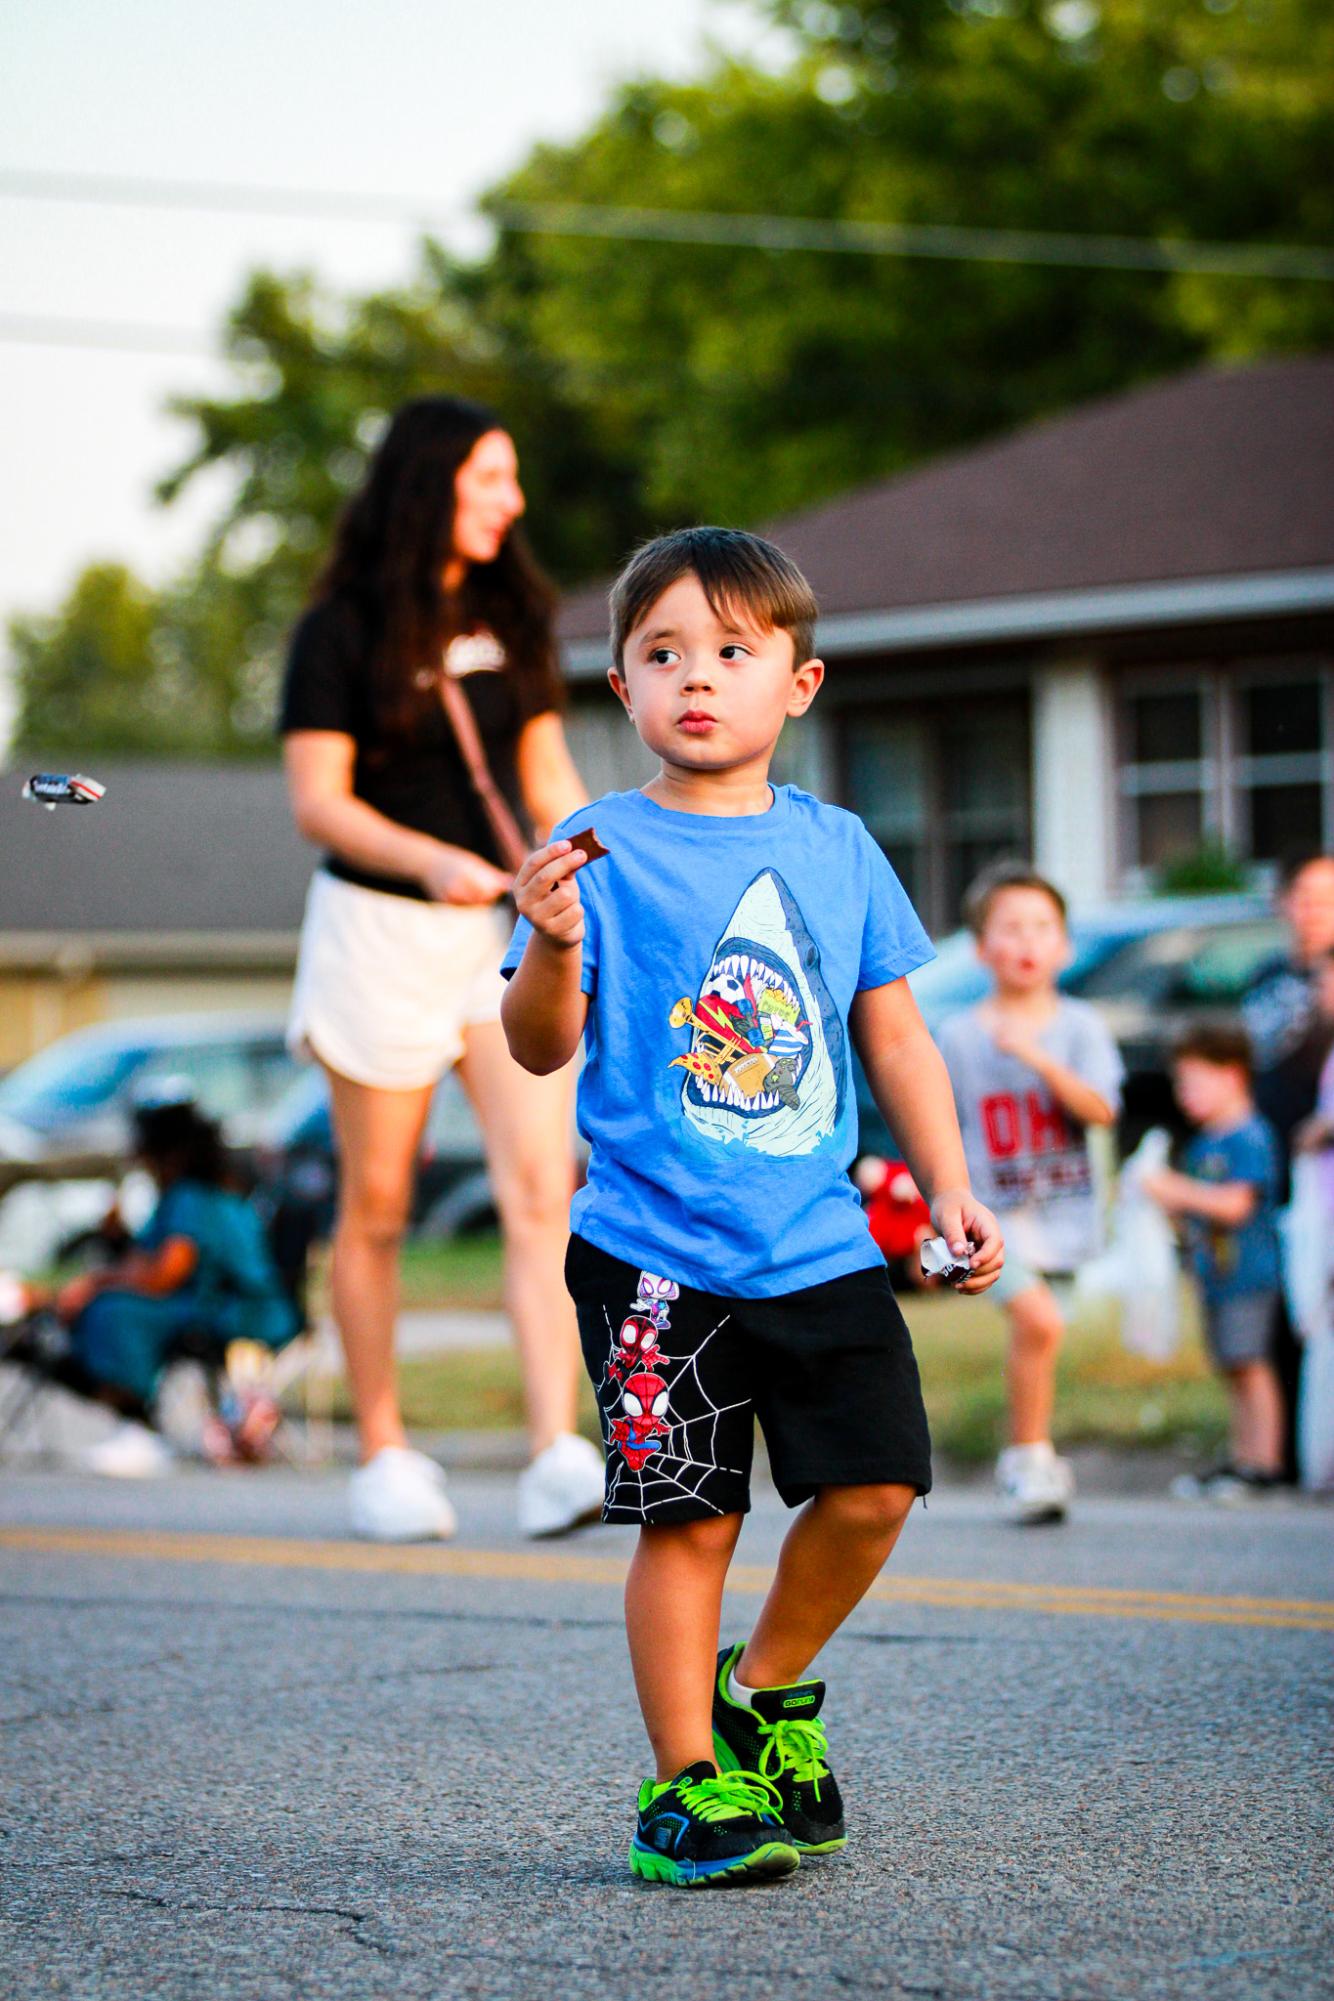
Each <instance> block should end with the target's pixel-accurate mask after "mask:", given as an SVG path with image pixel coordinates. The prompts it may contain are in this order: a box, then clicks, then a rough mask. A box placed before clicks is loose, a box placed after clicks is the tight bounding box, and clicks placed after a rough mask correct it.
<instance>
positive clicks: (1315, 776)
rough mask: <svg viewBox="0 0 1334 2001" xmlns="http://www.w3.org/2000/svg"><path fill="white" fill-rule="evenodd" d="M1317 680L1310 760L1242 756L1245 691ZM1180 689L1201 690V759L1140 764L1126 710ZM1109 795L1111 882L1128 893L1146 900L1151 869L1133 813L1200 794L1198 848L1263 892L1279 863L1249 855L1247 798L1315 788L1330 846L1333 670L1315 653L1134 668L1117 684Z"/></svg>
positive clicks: (1296, 754)
mask: <svg viewBox="0 0 1334 2001" xmlns="http://www.w3.org/2000/svg"><path fill="white" fill-rule="evenodd" d="M1310 681H1314V682H1315V684H1316V686H1317V687H1318V689H1319V713H1320V721H1321V729H1322V735H1323V743H1322V745H1321V747H1320V748H1319V749H1318V750H1313V751H1290V752H1289V751H1283V752H1259V753H1256V754H1252V753H1251V752H1249V751H1246V750H1244V749H1243V748H1242V744H1243V741H1244V732H1245V721H1246V718H1245V704H1246V698H1247V696H1248V695H1249V694H1250V692H1251V690H1253V689H1255V688H1263V687H1264V686H1265V685H1266V684H1269V685H1271V686H1293V685H1296V684H1300V683H1302V682H1310ZM1182 689H1193V690H1195V691H1197V693H1198V696H1199V700H1200V704H1201V716H1200V748H1201V755H1200V756H1199V757H1198V758H1180V759H1173V760H1168V759H1164V760H1161V761H1159V762H1148V763H1141V762H1139V761H1137V760H1136V759H1135V758H1134V756H1133V754H1132V751H1133V719H1132V713H1131V704H1132V703H1133V702H1134V701H1135V700H1136V699H1137V698H1140V697H1143V696H1145V695H1164V694H1174V693H1178V692H1180V691H1181V690H1182ZM1112 755H1113V791H1114V797H1115V800H1116V844H1117V864H1118V866H1117V875H1118V878H1119V880H1120V883H1121V886H1122V888H1123V889H1124V890H1126V891H1129V892H1130V893H1131V894H1143V893H1146V892H1148V891H1149V890H1150V889H1151V888H1152V885H1153V877H1154V873H1155V869H1156V866H1157V865H1156V864H1147V863H1145V862H1144V861H1143V860H1142V859H1141V852H1140V828H1139V818H1138V813H1137V807H1138V804H1139V801H1140V800H1141V799H1145V798H1152V797H1155V796H1156V797H1164V796H1177V795H1180V794H1185V793H1190V792H1197V793H1198V795H1199V798H1200V805H1201V810H1200V829H1201V839H1202V840H1203V841H1206V842H1209V841H1213V842H1217V843H1219V844H1220V845H1221V846H1222V847H1224V848H1225V849H1226V850H1227V852H1228V853H1229V854H1233V855H1237V856H1238V857H1239V858H1240V859H1241V860H1242V862H1243V863H1244V864H1245V865H1246V866H1248V867H1249V868H1250V869H1251V870H1252V871H1253V873H1254V876H1255V878H1256V880H1257V882H1260V883H1268V882H1271V881H1272V880H1273V877H1274V875H1275V873H1276V862H1277V857H1274V856H1267V857H1264V858H1261V859H1257V858H1256V856H1255V854H1254V851H1253V831H1252V806H1251V795H1252V794H1253V793H1254V792H1256V791H1258V790H1260V789H1262V788H1268V787H1271V786H1275V785H1280V786H1281V785H1288V784H1290V785H1292V786H1294V787H1296V786H1299V785H1301V786H1307V785H1312V784H1318V785H1319V787H1320V794H1321V836H1320V838H1321V844H1322V845H1323V846H1325V847H1329V846H1330V845H1331V842H1332V841H1334V661H1332V660H1331V659H1330V658H1329V657H1328V656H1326V655H1323V654H1318V653H1306V652H1303V653H1294V654H1288V655H1270V656H1265V657H1261V658H1249V659H1245V660H1231V661H1226V660H1223V661H1220V660H1198V661H1189V660H1187V661H1182V662H1180V663H1173V664H1160V665H1157V666H1152V667H1136V668H1132V669H1129V670H1127V671H1125V672H1123V673H1122V674H1121V675H1119V676H1118V678H1117V683H1116V691H1115V721H1114V727H1113V732H1112Z"/></svg>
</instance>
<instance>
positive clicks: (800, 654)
mask: <svg viewBox="0 0 1334 2001" xmlns="http://www.w3.org/2000/svg"><path fill="white" fill-rule="evenodd" d="M682 577H694V578H696V579H697V581H698V583H699V587H700V589H701V590H702V591H703V593H704V595H705V597H706V598H707V599H708V601H709V609H710V610H711V611H712V613H713V615H714V617H715V618H718V619H723V618H727V617H729V616H730V617H733V618H735V616H736V615H737V613H738V612H744V613H745V615H746V617H747V618H748V619H749V620H750V622H751V624H752V625H755V626H758V627H759V629H760V630H761V631H762V632H773V631H776V630H777V631H782V632H788V633H790V634H791V635H792V647H793V654H794V658H793V662H792V665H793V668H794V670H795V669H796V668H798V667H801V666H803V665H804V664H805V662H806V661H807V660H813V659H814V658H815V621H816V617H817V615H818V613H819V606H818V604H817V603H816V600H815V593H814V591H813V590H812V589H811V587H810V585H809V584H808V583H807V581H806V579H805V577H803V576H802V574H801V571H800V570H799V569H798V568H797V566H796V564H795V563H794V562H793V561H792V558H791V557H790V556H785V555H784V554H783V552H782V550H781V549H778V548H775V546H774V544H773V543H772V542H766V541H765V540H764V539H763V537H762V536H759V535H747V534H746V533H745V532H744V531H743V530H742V529H740V528H678V529H677V530H676V532H675V534H672V535H659V536H656V537H655V539H654V540H653V541H652V542H646V543H645V544H644V546H643V548H642V549H636V551H635V553H634V555H633V556H632V557H631V558H630V560H629V562H628V563H627V564H626V566H625V568H624V569H623V570H622V571H621V574H620V576H619V577H617V579H616V582H615V583H614V584H613V585H612V587H611V652H612V659H613V660H614V661H615V663H616V666H617V667H618V668H620V667H621V666H622V664H623V662H624V656H625V642H626V640H627V639H628V638H629V636H630V634H631V633H632V632H633V631H634V629H635V627H636V626H637V625H638V624H639V623H640V622H641V620H642V619H643V618H644V616H645V614H646V613H647V612H648V611H649V610H650V609H651V608H652V607H653V606H654V605H655V604H656V603H657V601H658V599H659V598H660V597H661V596H662V594H663V592H664V591H666V590H670V589H671V587H672V585H673V584H674V583H677V582H679V580H680V579H681V578H682Z"/></svg>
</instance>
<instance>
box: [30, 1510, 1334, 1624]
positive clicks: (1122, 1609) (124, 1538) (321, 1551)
mask: <svg viewBox="0 0 1334 2001" xmlns="http://www.w3.org/2000/svg"><path fill="white" fill-rule="evenodd" d="M0 1550H14V1551H29V1552H32V1553H34V1554H41V1555H46V1556H99V1557H118V1558H127V1559H132V1560H138V1561H141V1562H152V1563H221V1564H229V1565H237V1566H241V1567H244V1566H251V1567H254V1568H260V1569H278V1570H326V1571H343V1572H347V1571H364V1572H368V1573H371V1574H374V1575H379V1576H398V1577H405V1576H406V1577H470V1578H488V1579H492V1580H495V1581H498V1582H499V1581H509V1582H513V1583H531V1584H594V1585H598V1584H606V1585H614V1586H617V1585H620V1584H623V1583H624V1581H625V1572H626V1565H625V1562H624V1560H623V1559H622V1558H620V1557H611V1556H580V1555H576V1554H574V1553H573V1552H571V1551H568V1550H550V1549H543V1550H501V1549H442V1548H440V1547H439V1546H438V1545H429V1544H422V1543H415V1544H407V1545H403V1544H399V1545H389V1546H383V1545H374V1544H368V1543H360V1542H306V1541H301V1540H297V1539H296V1538H293V1537H281V1536H239V1535H183V1534H177V1533H173V1532H169V1531H165V1530H124V1529H52V1528H5V1529H0ZM772 1577H773V1571H772V1570H771V1569H770V1568H769V1567H768V1566H766V1565H764V1564H754V1563H741V1564H736V1565H734V1566H733V1568H732V1570H731V1572H730V1573H729V1576H728V1586H729V1589H731V1590H733V1591H739V1592H745V1593H750V1594H759V1593H762V1592H764V1591H767V1590H768V1588H769V1584H770V1581H771V1580H772ZM867 1595H868V1597H869V1598H870V1599H872V1600H873V1601H875V1602H877V1603H880V1604H887V1605H924V1606H932V1607H934V1608H935V1609H937V1610H939V1611H980V1612H1038V1613H1043V1614H1046V1615H1049V1616H1052V1617H1063V1618H1076V1619H1157V1620H1168V1621H1173V1622H1177V1623H1181V1624H1185V1625H1207V1626H1275V1627H1284V1628H1287V1629H1289V1630H1292V1631H1296V1632H1310V1633H1324V1632H1334V1601H1331V1600H1323V1599H1307V1598H1235V1597H1223V1596H1218V1597H1210V1596H1203V1595H1192V1594H1190V1593H1188V1592H1181V1591H1135V1590H1128V1589H1122V1588H1115V1587H1112V1586H1107V1585H1091V1584H1090V1585H1082V1584H1080V1585H1067V1584H1014V1583H1009V1582H1006V1581H1005V1580H1002V1579H996V1578H982V1577H887V1578H885V1579H884V1580H883V1581H882V1582H881V1583H879V1584H875V1585H873V1586H872V1587H871V1590H870V1592H869V1593H868V1594H867Z"/></svg>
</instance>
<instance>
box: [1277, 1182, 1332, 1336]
mask: <svg viewBox="0 0 1334 2001" xmlns="http://www.w3.org/2000/svg"><path fill="white" fill-rule="evenodd" d="M1332 1229H1334V1216H1331V1215H1330V1214H1329V1210H1328V1208H1327V1206H1326V1203H1325V1183H1324V1168H1323V1165H1322V1163H1321V1162H1320V1161H1318V1160H1317V1159H1316V1157H1315V1155H1314V1154H1310V1153H1299V1154H1298V1155H1297V1157H1296V1159H1295V1160H1294V1161H1293V1164H1292V1200H1291V1202H1289V1204H1288V1206H1287V1208H1286V1209H1285V1210H1284V1211H1283V1214H1282V1215H1281V1216H1280V1218H1279V1234H1280V1236H1281V1238H1282V1242H1283V1290H1284V1292H1285V1293H1286V1294H1287V1298H1288V1312H1289V1314H1290V1316H1291V1318H1292V1324H1293V1326H1294V1327H1295V1328H1296V1330H1297V1332H1298V1333H1299V1334H1300V1335H1301V1338H1302V1340H1303V1341H1309V1340H1311V1339H1312V1337H1313V1336H1314V1335H1315V1334H1316V1333H1318V1332H1319V1331H1320V1330H1321V1329H1322V1328H1323V1327H1324V1326H1325V1325H1326V1323H1327V1322H1328V1319H1329V1279H1330V1255H1329V1238H1330V1232H1331V1230H1332Z"/></svg>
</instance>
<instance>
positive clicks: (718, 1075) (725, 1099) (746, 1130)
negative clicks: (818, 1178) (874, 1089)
mask: <svg viewBox="0 0 1334 2001" xmlns="http://www.w3.org/2000/svg"><path fill="white" fill-rule="evenodd" d="M670 1021H671V1025H672V1027H673V1028H687V1027H688V1028H689V1029H690V1030H691V1039H690V1047H689V1048H688V1049H687V1050H685V1051H683V1052H682V1053H681V1054H680V1055H679V1056H674V1057H673V1058H672V1067H673V1068H676V1067H679V1068H681V1069H683V1070H684V1071H685V1073H686V1076H685V1080H684V1082H683V1083H682V1086H681V1108H682V1111H683V1113H684V1115H685V1117H686V1119H687V1121H688V1122H689V1124H690V1125H692V1126H693V1127H694V1128H695V1130H696V1131H697V1132H700V1133H702V1134H703V1135H704V1136H705V1137H706V1138H708V1139H713V1140H720V1141H722V1142H723V1143H725V1144H726V1143H729V1142H731V1141H740V1142H741V1143H742V1144H743V1145H746V1146H753V1147H755V1148H756V1149H757V1150H758V1151H759V1152H761V1153H768V1154H776V1155H791V1154H803V1153H811V1152H813V1151H814V1149H815V1148H816V1147H817V1146H819V1145H820V1143H821V1141H823V1140H826V1139H828V1138H829V1136H830V1135H831V1134H832V1133H833V1132H834V1130H835V1129H836V1127H837V1125H838V1122H839V1119H840V1117H841V1115H842V1111H843V1100H844V1093H845V1091H846V1088H847V1067H848V1066H847V1038H846V1035H845V1033H844V1028H843V1023H842V1020H841V1018H840V1016H839V1014H838V1010H837V1009H836V1008H835V1006H834V1003H833V1000H832V998H831V996H830V993H829V989H828V988H827V987H826V985H825V983H824V978H823V976H822V974H821V971H820V949H819V947H818V945H817V944H816V942H815V940H814V938H813V937H812V936H811V933H810V930H809V928H808V926H807V924H806V921H805V919H804V918H803V916H802V914H801V911H800V909H799V907H798V905H797V901H796V898H795V897H794V896H793V894H792V892H791V890H790V889H789V888H788V886H787V884H786V883H785V882H784V880H783V878H782V876H781V875H779V874H778V872H777V870H775V869H763V870H761V872H760V873H759V875H757V876H756V877H755V878H754V880H753V881H752V882H750V883H749V884H748V885H747V887H746V890H745V892H744V894H743V895H742V897H741V900H740V902H739V903H738V904H737V906H736V909H735V910H734V911H733V912H732V915H731V917H730V919H729V920H728V924H727V928H726V930H725V931H724V933H723V935H722V937H721V938H720V939H719V940H718V943H717V944H716V945H715V947H714V950H713V957H712V958H711V960H710V962H709V968H708V971H707V972H706V973H705V975H704V978H703V980H702V982H701V984H700V988H699V992H698V994H697V996H696V997H695V999H694V1000H693V1001H692V1000H691V999H690V998H689V996H686V997H685V998H684V999H682V1000H679V1001H678V1002H677V1003H676V1006H675V1007H674V1008H673V1009H672V1011H671V1015H670Z"/></svg>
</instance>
